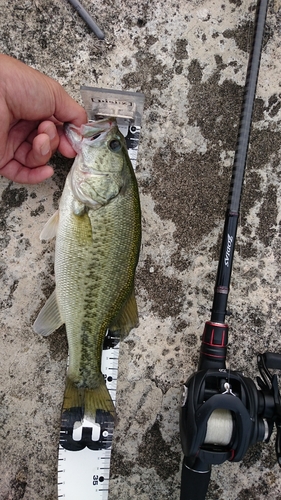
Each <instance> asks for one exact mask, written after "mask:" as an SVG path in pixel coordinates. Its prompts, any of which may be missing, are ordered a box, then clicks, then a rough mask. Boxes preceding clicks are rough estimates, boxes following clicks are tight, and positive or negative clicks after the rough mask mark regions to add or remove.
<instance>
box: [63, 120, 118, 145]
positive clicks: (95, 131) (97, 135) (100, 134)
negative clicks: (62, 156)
mask: <svg viewBox="0 0 281 500" xmlns="http://www.w3.org/2000/svg"><path fill="white" fill-rule="evenodd" d="M116 126H117V123H116V120H115V119H114V118H102V119H101V120H96V121H95V120H89V121H88V123H84V124H83V125H81V126H80V127H77V126H76V125H73V123H65V124H64V132H65V135H66V137H67V139H68V141H69V142H70V144H71V146H72V147H73V149H74V151H76V153H80V151H81V148H82V145H83V144H86V145H88V146H95V147H97V146H99V144H101V143H102V142H103V141H104V140H105V138H106V135H107V133H108V132H109V130H111V129H112V128H114V127H116Z"/></svg>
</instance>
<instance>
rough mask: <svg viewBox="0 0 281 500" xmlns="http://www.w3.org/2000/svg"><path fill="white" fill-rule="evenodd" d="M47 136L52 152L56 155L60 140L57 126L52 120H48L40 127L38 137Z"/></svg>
mask: <svg viewBox="0 0 281 500" xmlns="http://www.w3.org/2000/svg"><path fill="white" fill-rule="evenodd" d="M40 134H47V135H48V137H49V139H50V146H51V150H52V152H53V153H54V152H55V151H56V150H57V148H58V145H59V142H60V138H59V134H58V130H57V126H56V125H55V123H53V122H52V121H50V120H46V121H43V122H41V123H40V125H39V126H38V135H40Z"/></svg>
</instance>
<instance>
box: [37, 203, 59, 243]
mask: <svg viewBox="0 0 281 500" xmlns="http://www.w3.org/2000/svg"><path fill="white" fill-rule="evenodd" d="M58 223H59V211H58V210H57V211H56V212H55V213H54V214H53V215H52V217H51V218H50V219H49V220H48V221H47V222H46V224H45V226H44V227H43V229H42V231H41V234H40V240H41V241H42V240H51V239H52V238H54V237H55V236H56V234H57V229H58Z"/></svg>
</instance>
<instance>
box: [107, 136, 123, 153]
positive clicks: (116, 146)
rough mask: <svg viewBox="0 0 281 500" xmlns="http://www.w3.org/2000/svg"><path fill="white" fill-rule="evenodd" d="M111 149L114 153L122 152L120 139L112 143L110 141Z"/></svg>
mask: <svg viewBox="0 0 281 500" xmlns="http://www.w3.org/2000/svg"><path fill="white" fill-rule="evenodd" d="M109 147H110V149H111V151H113V152H114V153H118V151H120V149H121V142H120V141H119V140H118V139H113V140H112V141H110V143H109Z"/></svg>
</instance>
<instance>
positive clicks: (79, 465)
mask: <svg viewBox="0 0 281 500" xmlns="http://www.w3.org/2000/svg"><path fill="white" fill-rule="evenodd" d="M81 94H82V97H83V101H84V105H85V108H86V111H87V112H88V116H89V118H90V119H91V118H93V119H96V118H97V117H99V116H100V115H101V116H114V117H115V118H116V119H117V124H118V127H119V129H120V131H121V132H122V134H123V135H124V137H125V139H126V143H127V149H128V154H129V158H130V160H131V163H132V165H133V168H134V169H135V167H136V160H137V153H138V144H139V137H140V119H141V116H142V110H143V103H144V97H143V94H139V93H133V92H121V91H109V90H105V89H94V88H91V87H82V89H81ZM132 109H133V115H132ZM130 113H131V114H130ZM120 115H121V116H120ZM118 357H119V336H118V335H116V332H114V333H111V332H110V331H108V332H107V335H106V337H105V340H104V344H103V351H102V361H101V372H102V373H103V375H104V378H105V382H106V386H107V388H108V390H109V393H110V396H111V398H112V401H113V403H114V404H115V401H116V390H117V375H118ZM99 417H100V418H99ZM99 420H100V421H99ZM68 425H69V424H68ZM113 429H114V421H113V419H112V418H111V417H110V415H109V416H108V420H107V421H105V418H104V414H101V415H99V413H98V412H97V416H96V422H95V423H92V422H89V421H86V420H85V419H84V420H83V421H82V425H81V422H79V425H77V423H75V422H74V423H73V427H72V428H69V427H66V425H65V422H64V420H63V417H62V421H61V431H60V443H59V453H58V499H65V500H78V499H80V498H81V499H83V500H108V494H109V477H110V459H111V448H112V439H113Z"/></svg>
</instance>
